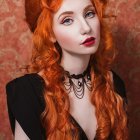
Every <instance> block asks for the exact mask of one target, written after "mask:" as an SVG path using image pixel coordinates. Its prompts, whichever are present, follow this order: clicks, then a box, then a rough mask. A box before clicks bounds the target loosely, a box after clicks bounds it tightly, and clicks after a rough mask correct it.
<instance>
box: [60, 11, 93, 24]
mask: <svg viewBox="0 0 140 140" xmlns="http://www.w3.org/2000/svg"><path fill="white" fill-rule="evenodd" d="M89 14H92V16H89V17H88V18H93V17H94V16H95V12H94V11H88V12H87V13H86V14H85V18H86V17H87V15H89ZM70 21H72V22H73V20H72V19H71V18H69V17H66V18H64V19H63V20H62V22H61V24H64V25H70V24H71V23H68V22H70ZM67 23H68V24H67Z"/></svg>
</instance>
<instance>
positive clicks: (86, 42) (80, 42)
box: [53, 0, 100, 54]
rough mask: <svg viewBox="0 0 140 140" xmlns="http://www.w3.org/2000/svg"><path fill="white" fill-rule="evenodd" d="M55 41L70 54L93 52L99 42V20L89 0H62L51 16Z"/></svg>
mask: <svg viewBox="0 0 140 140" xmlns="http://www.w3.org/2000/svg"><path fill="white" fill-rule="evenodd" d="M53 32H54V35H55V39H56V41H57V42H58V43H59V45H60V46H61V48H62V52H64V51H66V52H68V53H71V54H93V53H95V52H96V51H97V49H98V46H99V42H100V22H99V19H98V16H97V14H96V12H95V8H94V6H93V5H92V3H91V1H90V0H63V2H62V5H61V7H60V8H59V10H58V11H57V12H56V13H55V14H54V16H53Z"/></svg>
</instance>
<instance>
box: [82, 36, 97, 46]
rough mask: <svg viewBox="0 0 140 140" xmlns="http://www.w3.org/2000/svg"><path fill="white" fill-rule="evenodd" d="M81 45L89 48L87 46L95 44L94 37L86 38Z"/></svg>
mask: <svg viewBox="0 0 140 140" xmlns="http://www.w3.org/2000/svg"><path fill="white" fill-rule="evenodd" d="M82 44H83V45H85V46H86V47H89V46H91V45H93V44H95V37H89V38H87V39H86V40H85V41H84V42H83V43H82Z"/></svg>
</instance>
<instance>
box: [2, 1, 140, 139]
mask: <svg viewBox="0 0 140 140" xmlns="http://www.w3.org/2000/svg"><path fill="white" fill-rule="evenodd" d="M109 5H110V6H111V7H110V8H109V9H108V12H112V13H114V14H116V15H117V18H116V20H113V19H111V20H110V21H109V22H110V23H111V25H112V27H113V28H112V31H113V34H114V37H115V44H116V47H117V48H118V50H119V54H118V57H117V60H116V64H115V65H114V70H115V71H116V72H117V73H118V74H119V75H120V76H121V77H122V79H123V80H124V81H125V84H126V89H127V96H128V102H129V121H130V139H131V140H139V138H140V94H139V90H140V80H139V79H140V0H117V1H115V0H110V4H109ZM24 19H25V16H24V1H23V0H0V140H12V133H11V129H10V125H9V120H8V114H7V108H6V94H5V84H6V83H7V82H8V81H9V80H11V79H13V78H15V77H17V76H19V75H21V73H22V72H21V71H20V70H19V67H20V66H22V65H24V64H26V63H27V62H28V61H29V58H30V52H31V47H32V41H31V33H30V31H29V29H28V27H27V25H26V23H25V21H24Z"/></svg>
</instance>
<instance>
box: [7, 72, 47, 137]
mask: <svg viewBox="0 0 140 140" xmlns="http://www.w3.org/2000/svg"><path fill="white" fill-rule="evenodd" d="M38 76H39V75H37V74H35V73H33V74H26V75H24V76H21V77H18V78H16V79H14V80H12V81H10V82H8V83H7V85H6V93H7V106H8V113H9V119H10V123H11V128H12V131H13V133H14V131H15V120H17V121H18V122H19V124H20V125H21V127H22V129H23V130H24V131H25V132H26V134H27V135H28V136H29V138H35V137H38V138H39V137H40V135H41V130H42V127H41V122H40V115H41V113H42V112H43V110H44V107H45V104H44V100H43V80H42V79H41V77H38Z"/></svg>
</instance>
